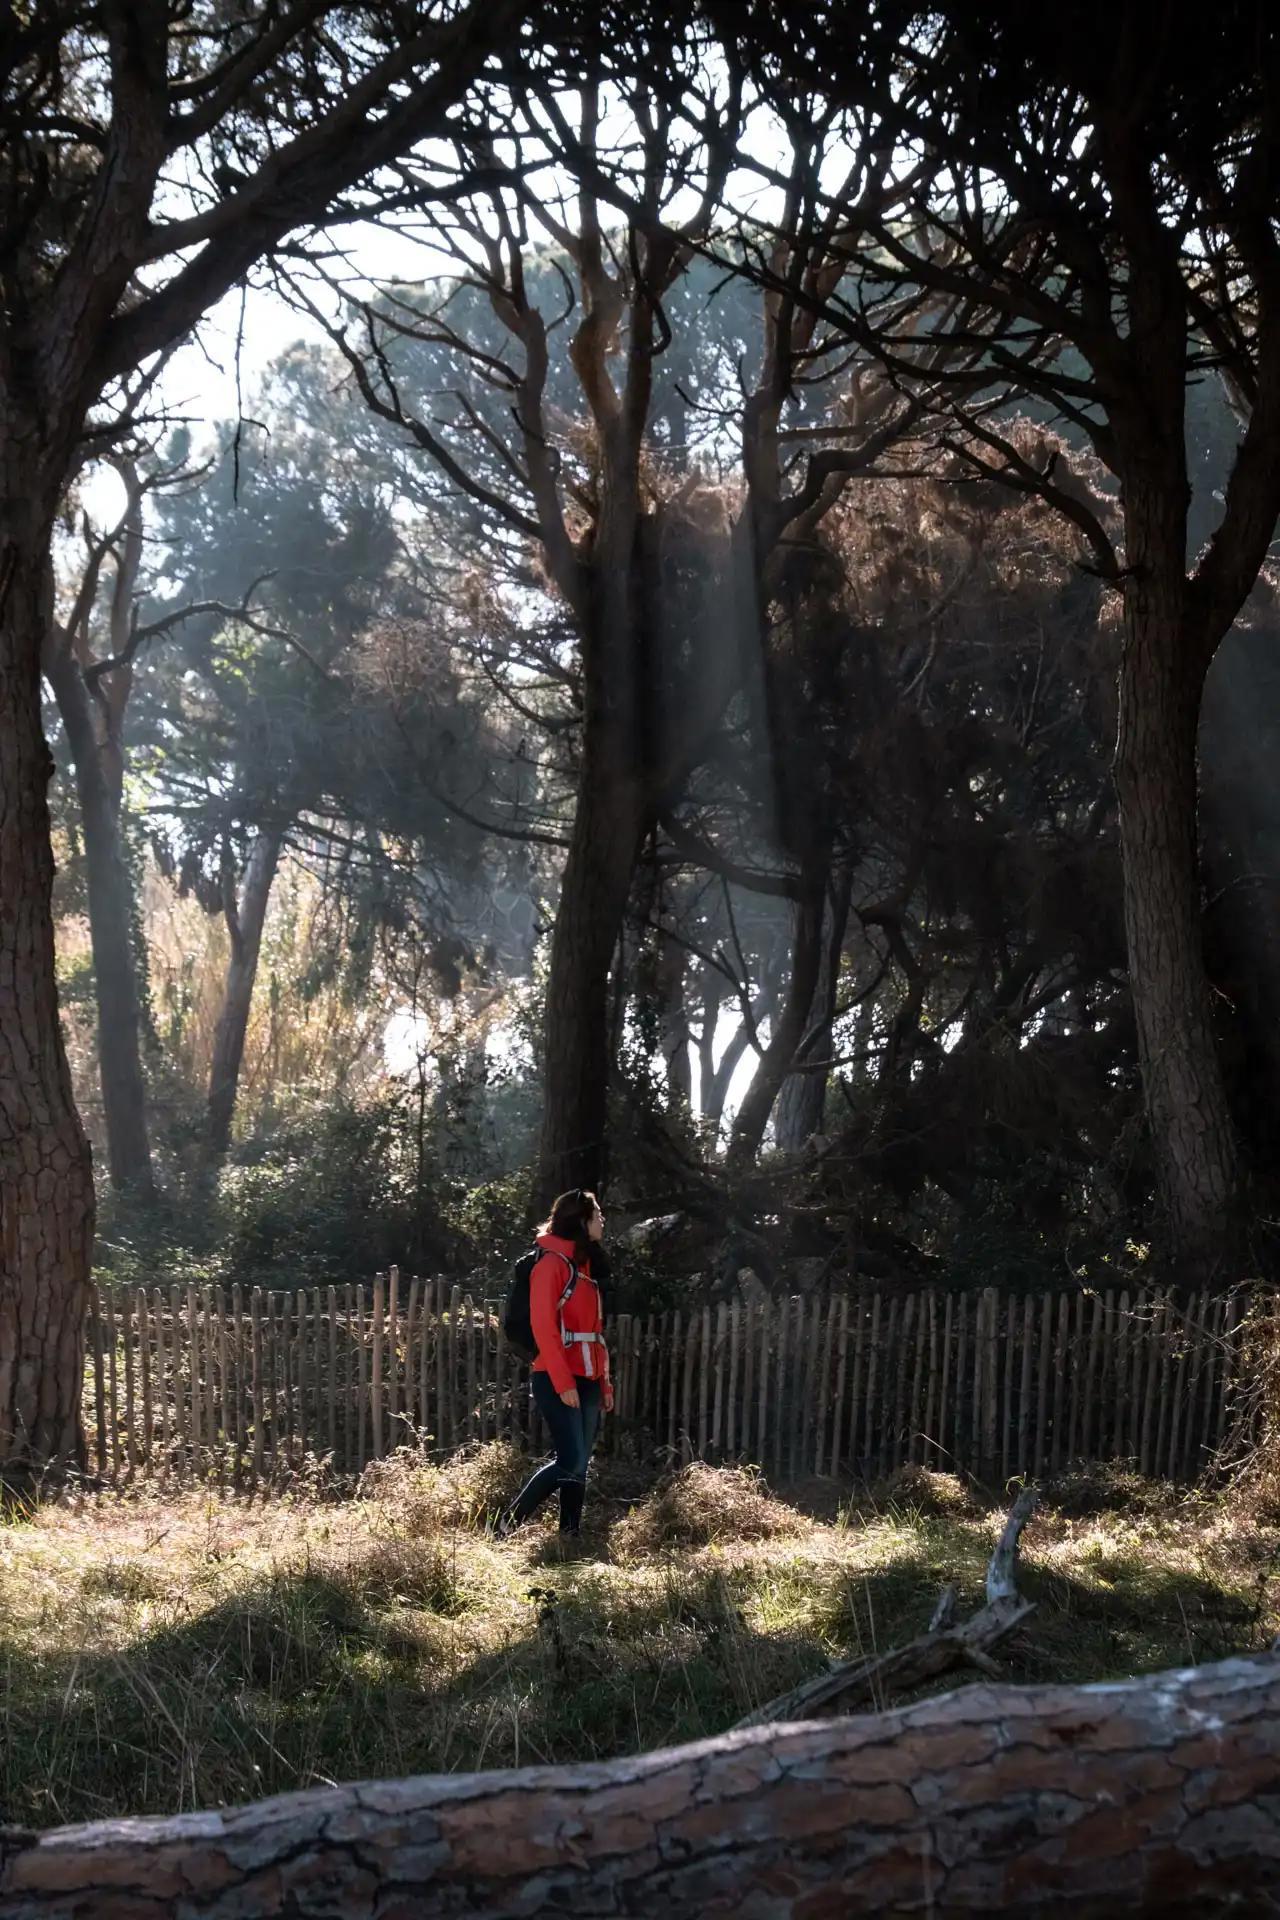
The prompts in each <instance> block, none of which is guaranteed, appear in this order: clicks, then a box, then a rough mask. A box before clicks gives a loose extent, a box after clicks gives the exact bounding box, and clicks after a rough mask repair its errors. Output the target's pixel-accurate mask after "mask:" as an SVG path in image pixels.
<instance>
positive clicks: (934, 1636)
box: [736, 1487, 1037, 1727]
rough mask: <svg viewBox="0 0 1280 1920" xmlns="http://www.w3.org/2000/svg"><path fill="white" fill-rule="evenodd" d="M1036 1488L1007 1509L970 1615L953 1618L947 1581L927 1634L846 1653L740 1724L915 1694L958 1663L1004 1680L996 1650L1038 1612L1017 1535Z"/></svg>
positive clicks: (800, 1716) (764, 1722) (754, 1724)
mask: <svg viewBox="0 0 1280 1920" xmlns="http://www.w3.org/2000/svg"><path fill="white" fill-rule="evenodd" d="M1036 1498H1037V1496H1036V1493H1035V1491H1034V1489H1032V1488H1030V1487H1028V1488H1027V1489H1026V1490H1025V1491H1024V1492H1022V1493H1020V1494H1019V1495H1018V1497H1017V1499H1016V1500H1015V1501H1014V1503H1013V1506H1012V1507H1011V1508H1010V1510H1009V1518H1008V1519H1007V1520H1006V1522H1005V1527H1004V1532H1003V1533H1002V1534H1001V1535H1000V1538H999V1540H998V1541H997V1542H996V1549H995V1552H994V1553H993V1554H992V1556H991V1560H990V1563H989V1564H988V1567H987V1604H986V1606H985V1607H981V1608H979V1610H978V1612H977V1613H975V1614H971V1615H970V1617H969V1619H967V1620H961V1621H957V1620H956V1619H955V1600H956V1596H955V1590H954V1588H952V1587H944V1588H943V1590H942V1593H941V1595H940V1596H939V1599H938V1604H937V1607H936V1608H935V1610H934V1615H933V1619H932V1620H931V1621H930V1622H929V1630H928V1632H927V1633H922V1634H920V1635H919V1636H918V1637H917V1638H916V1639H915V1640H908V1641H907V1643H906V1645H905V1646H901V1647H890V1648H888V1649H887V1651H886V1652H884V1653H872V1654H863V1655H862V1656H860V1657H859V1658H858V1659H857V1660H842V1661H841V1662H840V1663H839V1665H838V1666H835V1667H832V1668H831V1669H830V1670H829V1671H828V1672H826V1673H820V1674H818V1675H817V1676H816V1677H815V1678H814V1679H812V1680H802V1681H801V1683H800V1685H799V1686H798V1687H792V1688H791V1690H790V1692H789V1693H780V1694H778V1695H777V1696H776V1697H775V1698H774V1699H772V1700H767V1701H766V1702H765V1704H764V1705H763V1706H762V1707H757V1708H756V1709H755V1710H754V1712H752V1713H748V1714H746V1715H745V1716H744V1717H743V1718H742V1719H741V1720H739V1721H738V1722H737V1723H736V1724H737V1725H738V1726H739V1727H767V1726H770V1725H777V1724H778V1723H779V1722H781V1721H792V1720H812V1719H814V1718H815V1717H816V1716H817V1715H819V1714H827V1713H848V1712H850V1711H851V1710H852V1709H853V1708H854V1707H856V1706H858V1705H859V1704H860V1703H861V1702H862V1701H864V1700H870V1701H871V1702H872V1704H873V1705H879V1703H880V1702H881V1701H882V1700H884V1699H885V1698H886V1697H887V1696H888V1695H890V1694H894V1693H896V1694H898V1695H901V1694H904V1693H911V1692H914V1690H915V1689H916V1688H917V1687H921V1686H923V1685H924V1683H925V1682H926V1681H927V1680H936V1679H937V1678H938V1676H939V1675H940V1674H943V1673H948V1672H950V1671H951V1669H952V1668H953V1667H966V1666H968V1667H976V1668H977V1669H978V1671H979V1672H980V1673H985V1674H986V1675H987V1676H988V1678H989V1679H997V1680H998V1679H999V1678H1000V1669H999V1668H998V1667H997V1666H996V1664H995V1662H994V1660H993V1659H992V1658H991V1655H992V1651H993V1650H994V1649H995V1648H996V1647H998V1646H999V1645H1000V1643H1001V1641H1003V1640H1007V1639H1008V1638H1009V1635H1010V1634H1011V1633H1013V1632H1014V1630H1015V1628H1017V1627H1020V1626H1021V1625H1022V1624H1023V1622H1024V1621H1026V1620H1028V1619H1029V1618H1030V1617H1031V1615H1032V1614H1033V1613H1034V1612H1035V1603H1034V1601H1031V1600H1023V1599H1021V1598H1020V1597H1019V1594H1018V1586H1017V1578H1018V1541H1019V1539H1020V1538H1021V1535H1022V1529H1023V1528H1024V1527H1025V1526H1026V1524H1027V1521H1028V1520H1029V1519H1030V1518H1031V1515H1032V1513H1033V1512H1034V1511H1035V1505H1036Z"/></svg>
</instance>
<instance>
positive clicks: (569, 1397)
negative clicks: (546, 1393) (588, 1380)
mask: <svg viewBox="0 0 1280 1920" xmlns="http://www.w3.org/2000/svg"><path fill="white" fill-rule="evenodd" d="M560 1398H561V1399H562V1400H563V1401H564V1404H565V1406H566V1407H580V1406H581V1405H582V1402H581V1400H579V1398H578V1389H577V1388H576V1387H567V1388H566V1389H565V1391H564V1392H563V1393H562V1394H561V1395H560Z"/></svg>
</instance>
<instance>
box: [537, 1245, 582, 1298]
mask: <svg viewBox="0 0 1280 1920" xmlns="http://www.w3.org/2000/svg"><path fill="white" fill-rule="evenodd" d="M544 1253H553V1254H554V1255H555V1257H556V1259H557V1260H563V1261H564V1263H565V1265H566V1267H568V1269H569V1278H568V1279H567V1280H566V1281H565V1287H564V1292H563V1293H562V1294H561V1295H560V1300H559V1305H560V1306H561V1307H563V1306H564V1304H565V1301H566V1300H567V1299H568V1298H569V1295H570V1294H571V1293H572V1292H573V1290H574V1288H575V1287H576V1286H577V1284H578V1269H577V1267H576V1266H575V1265H574V1263H573V1261H572V1260H571V1259H570V1258H569V1256H568V1254H567V1253H561V1251H560V1249H559V1247H539V1248H538V1249H537V1254H536V1258H538V1259H541V1257H542V1255H543V1254H544Z"/></svg>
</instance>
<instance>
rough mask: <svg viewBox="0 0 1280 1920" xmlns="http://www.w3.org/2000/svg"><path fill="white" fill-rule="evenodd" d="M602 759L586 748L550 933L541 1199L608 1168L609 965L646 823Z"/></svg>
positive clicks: (628, 785)
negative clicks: (552, 931)
mask: <svg viewBox="0 0 1280 1920" xmlns="http://www.w3.org/2000/svg"><path fill="white" fill-rule="evenodd" d="M593 744H594V743H593ZM600 758H601V756H599V755H598V754H597V753H596V752H595V751H591V750H589V751H588V752H587V753H586V754H584V770H583V776H582V782H581V785H580V789H579V793H578V805H577V811H576V813H575V815H574V822H573V832H572V836H571V838H570V842H569V852H568V856H567V858H566V860H565V865H564V873H563V876H562V878H561V882H560V903H559V906H558V907H557V909H556V924H555V931H554V933H553V935H552V939H551V965H550V971H549V974H548V979H547V997H546V1003H545V1009H544V1015H543V1047H544V1062H545V1064H544V1096H543V1111H542V1137H541V1142H540V1145H539V1152H538V1201H539V1204H547V1203H549V1202H550V1201H551V1200H552V1199H553V1198H554V1197H555V1195H556V1194H558V1193H563V1192H565V1191H566V1190H567V1189H568V1188H571V1187H591V1188H595V1187H597V1186H599V1185H600V1184H601V1182H602V1181H603V1180H604V1178H605V1174H606V1170H607V1168H606V1158H605V1134H606V1127H607V1119H608V1097H609V1071H610V1050H609V971H610V968H611V966H612V964H613V958H614V953H615V950H616V948H617V943H618V934H619V932H620V931H621V928H622V922H623V916H624V914H625V912H626V905H627V897H628V894H629V893H630V889H631V876H632V873H633V871H634V869H635V863H636V859H637V857H638V855H639V851H640V845H641V841H642V839H643V836H644V826H645V822H644V817H643V812H642V807H641V803H640V797H639V793H638V791H637V787H636V784H635V783H634V782H628V781H626V780H625V779H619V778H618V777H617V776H616V775H615V774H614V773H613V772H612V770H611V769H610V767H609V766H608V763H607V760H606V763H605V765H604V766H603V767H601V765H600Z"/></svg>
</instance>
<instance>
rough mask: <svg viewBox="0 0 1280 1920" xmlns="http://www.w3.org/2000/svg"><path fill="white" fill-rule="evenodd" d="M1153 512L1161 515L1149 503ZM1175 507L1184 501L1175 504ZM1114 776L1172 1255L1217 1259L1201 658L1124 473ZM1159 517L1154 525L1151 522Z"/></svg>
mask: <svg viewBox="0 0 1280 1920" xmlns="http://www.w3.org/2000/svg"><path fill="white" fill-rule="evenodd" d="M1162 508H1164V511H1163V512H1162ZM1184 510H1185V509H1184ZM1125 513H1126V528H1127V531H1128V535H1129V547H1130V552H1131V554H1132V556H1133V565H1134V572H1133V574H1132V576H1131V577H1130V579H1129V580H1128V581H1127V583H1126V593H1125V646H1124V654H1123V659H1122V663H1121V668H1120V711H1119V724H1118V730H1117V737H1116V754H1115V782H1116V791H1117V794H1118V797H1119V818H1120V845H1121V852H1122V856H1123V866H1124V909H1125V929H1126V934H1127V938H1128V951H1129V972H1130V981H1131V986H1132V992H1133V1003H1134V1013H1135V1016H1136V1020H1137V1028H1138V1046H1139V1056H1140V1059H1141V1063H1142V1074H1143V1085H1144V1090H1145V1094H1146V1104H1147V1113H1148V1117H1149V1121H1150V1125H1151V1134H1152V1140H1153V1144H1154V1149H1155V1156H1156V1164H1157V1167H1158V1169H1159V1174H1160V1182H1161V1187H1162V1190H1163V1194H1164V1200H1165V1205H1166V1208H1167V1212H1168V1220H1169V1229H1170V1239H1171V1243H1172V1251H1173V1253H1174V1254H1175V1255H1176V1256H1177V1257H1178V1258H1180V1259H1183V1260H1185V1261H1187V1262H1188V1263H1190V1264H1192V1265H1196V1266H1200V1267H1206V1268H1207V1267H1212V1266H1213V1265H1215V1264H1216V1263H1217V1262H1219V1261H1221V1260H1222V1259H1223V1258H1224V1257H1225V1256H1227V1255H1228V1254H1229V1251H1230V1248H1231V1244H1232V1238H1233V1233H1234V1230H1235V1227H1236V1224H1237V1222H1236V1218H1235V1210H1236V1200H1237V1164H1236V1146H1235V1139H1234V1135H1233V1130H1232V1125H1231V1115H1230V1108H1229V1105H1228V1100H1227V1091H1226V1083H1225V1080H1224V1078H1223V1073H1222V1066H1221V1062H1220V1060H1219V1058H1218V1053H1217V1048H1216V1045H1215V1041H1214V1034H1213V1023H1212V1018H1211V1012H1210V1001H1209V985H1208V978H1207V975H1206V972H1205V963H1204V929H1203V919H1202V907H1201V893H1200V874H1199V862H1198V852H1197V835H1196V730H1197V724H1198V720H1199V712H1200V699H1201V693H1202V689H1203V684H1204V675H1205V670H1206V668H1207V665H1208V662H1207V660H1206V659H1202V658H1200V657H1199V655H1198V649H1197V645H1196V643H1195V642H1194V641H1193V640H1192V638H1191V635H1190V631H1189V624H1188V620H1187V614H1186V586H1185V577H1184V573H1183V553H1182V539H1183V535H1182V529H1181V525H1180V523H1179V521H1178V519H1177V512H1176V502H1175V503H1174V504H1173V506H1172V507H1164V500H1163V496H1162V493H1161V490H1160V489H1157V488H1152V489H1150V490H1149V491H1144V488H1143V485H1142V483H1141V482H1140V480H1138V479H1133V480H1131V481H1130V482H1129V484H1128V487H1127V492H1126V501H1125ZM1165 521H1167V522H1169V524H1163V522H1165Z"/></svg>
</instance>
